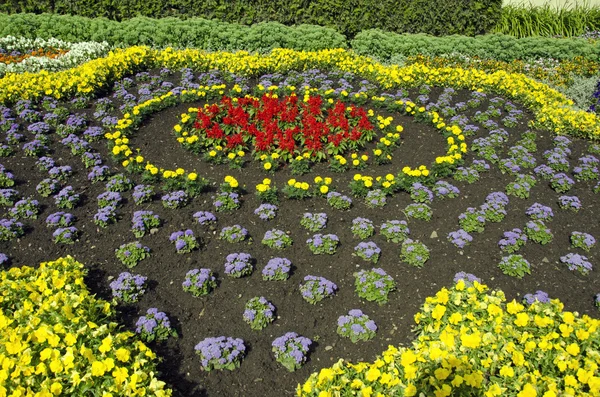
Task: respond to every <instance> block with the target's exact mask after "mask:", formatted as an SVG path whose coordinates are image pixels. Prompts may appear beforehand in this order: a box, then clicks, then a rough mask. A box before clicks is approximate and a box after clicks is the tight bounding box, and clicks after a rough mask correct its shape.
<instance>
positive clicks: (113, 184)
mask: <svg viewBox="0 0 600 397" xmlns="http://www.w3.org/2000/svg"><path fill="white" fill-rule="evenodd" d="M132 187H133V182H132V181H131V179H129V178H127V177H126V176H125V175H123V174H117V175H114V176H112V177H110V178H109V179H108V182H106V190H108V191H110V192H126V191H128V190H129V189H131V188H132Z"/></svg>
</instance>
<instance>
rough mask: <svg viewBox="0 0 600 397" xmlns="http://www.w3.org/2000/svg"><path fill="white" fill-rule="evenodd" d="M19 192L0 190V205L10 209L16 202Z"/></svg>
mask: <svg viewBox="0 0 600 397" xmlns="http://www.w3.org/2000/svg"><path fill="white" fill-rule="evenodd" d="M18 197H19V192H18V191H16V190H15V189H0V205H2V206H5V207H10V206H12V205H14V204H15V202H17V198H18Z"/></svg>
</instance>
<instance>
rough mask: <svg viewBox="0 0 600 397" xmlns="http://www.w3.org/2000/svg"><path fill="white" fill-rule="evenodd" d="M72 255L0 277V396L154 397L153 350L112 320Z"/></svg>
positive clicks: (158, 388) (164, 395)
mask: <svg viewBox="0 0 600 397" xmlns="http://www.w3.org/2000/svg"><path fill="white" fill-rule="evenodd" d="M84 274H85V270H84V266H83V265H82V264H81V263H78V262H77V261H75V260H74V259H73V258H72V257H70V256H67V257H66V258H60V259H57V260H56V261H52V262H44V263H41V264H40V265H39V268H37V269H34V268H32V267H29V266H23V267H19V268H16V267H15V268H11V269H10V270H8V271H3V272H2V273H1V274H0V363H2V366H1V367H0V396H2V397H5V396H23V397H25V396H30V397H33V396H36V397H38V396H39V397H51V396H60V395H62V396H86V395H96V396H103V397H113V396H114V397H117V396H156V397H168V396H170V395H171V390H170V389H167V388H166V385H165V383H164V382H162V381H159V380H158V379H157V378H156V376H155V373H154V371H155V360H156V355H155V354H154V353H153V352H152V351H151V350H150V349H149V348H148V347H147V346H146V345H145V344H144V343H142V342H141V341H140V340H137V339H135V338H134V334H133V333H131V332H119V326H118V324H117V323H115V322H113V321H111V319H112V318H113V316H114V308H113V307H112V306H111V305H110V304H109V303H108V302H105V301H102V300H100V299H96V298H95V297H94V296H93V295H90V293H89V292H88V290H87V288H86V286H85V284H84V279H83V277H84Z"/></svg>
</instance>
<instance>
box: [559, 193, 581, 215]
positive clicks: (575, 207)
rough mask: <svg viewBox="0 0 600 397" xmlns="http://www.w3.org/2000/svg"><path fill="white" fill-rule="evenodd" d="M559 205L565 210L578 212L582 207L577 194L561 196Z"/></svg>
mask: <svg viewBox="0 0 600 397" xmlns="http://www.w3.org/2000/svg"><path fill="white" fill-rule="evenodd" d="M558 206H559V207H560V208H562V209H563V210H571V211H573V212H578V211H579V210H580V209H581V201H580V200H579V198H578V197H577V196H560V197H559V198H558Z"/></svg>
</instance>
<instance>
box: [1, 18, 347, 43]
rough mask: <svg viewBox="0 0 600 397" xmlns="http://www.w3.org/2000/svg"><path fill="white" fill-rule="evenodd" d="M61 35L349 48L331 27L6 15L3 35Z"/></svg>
mask: <svg viewBox="0 0 600 397" xmlns="http://www.w3.org/2000/svg"><path fill="white" fill-rule="evenodd" d="M8 35H12V36H18V37H27V38H32V39H33V38H37V37H39V38H45V39H48V38H50V37H55V38H58V39H61V40H65V41H70V42H79V41H97V42H102V41H106V42H107V43H109V44H111V45H114V46H132V45H148V46H152V47H167V46H171V47H178V48H183V47H193V48H200V49H206V50H228V51H233V50H241V49H243V50H247V51H259V52H267V51H270V50H271V49H273V48H278V47H280V48H291V49H295V50H300V51H301V50H306V51H309V50H310V51H316V50H321V49H326V48H347V46H346V38H345V37H344V36H342V35H341V34H339V33H336V32H335V31H334V30H332V29H330V28H324V27H320V26H313V25H300V26H296V27H288V26H284V25H282V24H280V23H277V22H267V23H258V24H255V25H252V26H244V25H238V24H232V23H225V22H218V21H211V20H207V19H201V18H193V19H188V20H185V21H182V20H180V19H178V18H173V17H170V18H163V19H159V20H156V19H151V18H147V17H136V18H132V19H128V20H126V21H123V22H116V21H111V20H108V19H106V18H96V19H89V18H84V17H79V16H66V15H56V14H41V15H34V14H15V15H7V14H0V37H4V36H8Z"/></svg>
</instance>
